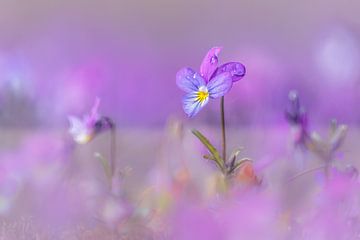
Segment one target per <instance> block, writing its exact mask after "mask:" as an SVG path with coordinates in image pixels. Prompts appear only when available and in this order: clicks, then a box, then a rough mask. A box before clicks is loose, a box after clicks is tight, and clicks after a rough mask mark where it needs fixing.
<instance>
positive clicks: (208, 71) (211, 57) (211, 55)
mask: <svg viewBox="0 0 360 240" xmlns="http://www.w3.org/2000/svg"><path fill="white" fill-rule="evenodd" d="M221 49H222V48H221V47H213V48H211V49H210V50H209V51H208V53H207V54H206V55H205V57H204V59H203V61H202V63H201V66H200V74H201V76H203V77H204V78H205V80H206V81H209V80H210V77H211V76H212V74H213V73H214V71H215V70H216V68H217V65H218V62H219V59H218V55H219V53H220V51H221Z"/></svg>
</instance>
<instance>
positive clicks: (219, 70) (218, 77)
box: [176, 47, 245, 117]
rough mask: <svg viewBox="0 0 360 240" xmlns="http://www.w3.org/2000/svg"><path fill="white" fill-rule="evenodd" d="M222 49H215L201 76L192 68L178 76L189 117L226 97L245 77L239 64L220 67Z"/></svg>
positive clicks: (185, 69) (184, 69)
mask: <svg viewBox="0 0 360 240" xmlns="http://www.w3.org/2000/svg"><path fill="white" fill-rule="evenodd" d="M220 51H221V48H219V47H213V48H211V49H210V50H209V52H208V53H207V54H206V56H205V58H204V59H203V61H202V63H201V66H200V74H199V73H197V72H196V71H194V70H193V69H191V68H188V67H186V68H183V69H181V70H180V71H179V72H178V73H177V74H176V83H177V85H178V87H179V88H180V89H182V90H183V91H185V92H186V95H185V96H184V98H183V108H184V111H185V113H186V114H187V115H188V116H189V117H193V116H195V115H196V114H197V113H198V112H199V111H200V110H201V109H202V108H203V107H204V106H205V105H206V104H207V103H208V101H209V98H212V99H215V98H218V97H222V96H224V95H225V94H226V93H227V92H229V91H230V89H231V87H232V83H233V82H236V81H238V80H240V79H241V78H242V77H243V76H244V75H245V67H244V65H242V64H241V63H238V62H228V63H225V64H223V65H221V66H220V67H218V54H219V53H220Z"/></svg>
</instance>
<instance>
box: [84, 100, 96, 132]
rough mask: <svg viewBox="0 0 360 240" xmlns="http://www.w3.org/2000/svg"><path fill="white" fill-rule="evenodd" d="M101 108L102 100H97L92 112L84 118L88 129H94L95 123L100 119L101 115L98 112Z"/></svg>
mask: <svg viewBox="0 0 360 240" xmlns="http://www.w3.org/2000/svg"><path fill="white" fill-rule="evenodd" d="M99 106H100V98H98V97H97V98H96V99H95V103H94V105H93V107H92V108H91V112H90V114H89V115H85V116H84V123H85V125H86V127H88V128H92V127H94V125H95V123H96V122H97V121H98V120H99V119H100V114H99V112H98V109H99Z"/></svg>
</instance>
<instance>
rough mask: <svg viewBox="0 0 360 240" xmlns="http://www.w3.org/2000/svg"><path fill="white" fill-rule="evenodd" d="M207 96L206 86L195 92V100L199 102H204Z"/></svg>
mask: <svg viewBox="0 0 360 240" xmlns="http://www.w3.org/2000/svg"><path fill="white" fill-rule="evenodd" d="M208 97H209V92H208V90H207V88H206V87H200V88H199V91H198V92H197V100H198V101H199V102H201V103H202V102H204V101H205V100H206V99H207V98H208Z"/></svg>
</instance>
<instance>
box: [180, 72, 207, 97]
mask: <svg viewBox="0 0 360 240" xmlns="http://www.w3.org/2000/svg"><path fill="white" fill-rule="evenodd" d="M176 84H177V85H178V87H179V88H180V89H181V90H183V91H185V92H187V93H189V92H195V91H197V90H198V89H199V87H201V86H204V85H205V80H204V79H203V78H202V77H201V76H200V74H198V73H197V72H195V71H194V70H193V69H191V68H182V69H181V70H180V71H178V73H177V74H176Z"/></svg>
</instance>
